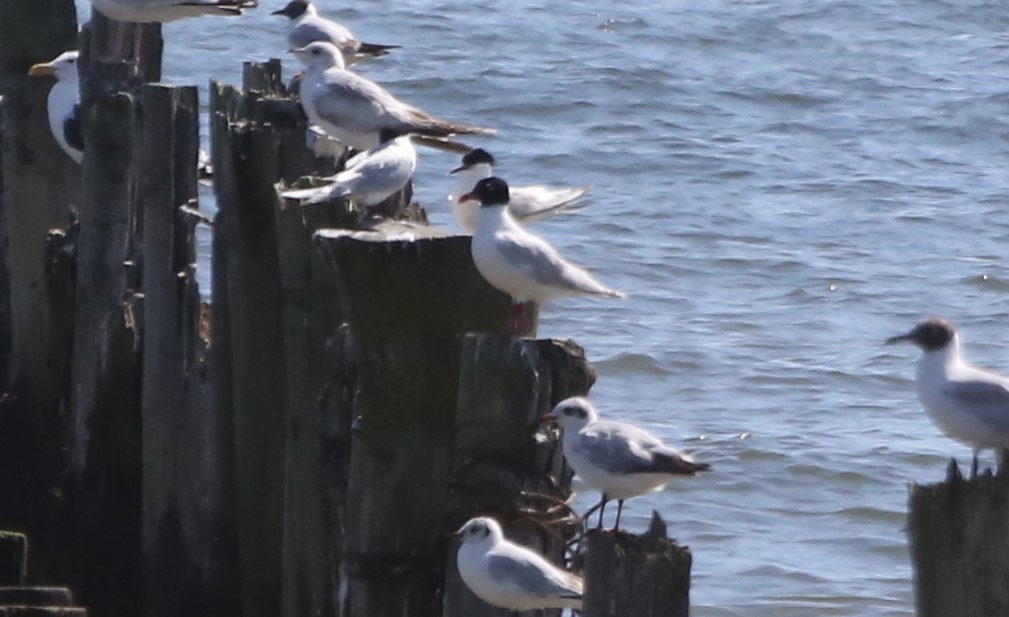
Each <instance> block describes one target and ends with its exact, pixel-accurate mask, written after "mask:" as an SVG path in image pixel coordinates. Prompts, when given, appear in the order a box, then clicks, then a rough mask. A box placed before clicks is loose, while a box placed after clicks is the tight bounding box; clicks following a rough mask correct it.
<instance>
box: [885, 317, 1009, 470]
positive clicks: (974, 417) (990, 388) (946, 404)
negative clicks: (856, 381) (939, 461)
mask: <svg viewBox="0 0 1009 617" xmlns="http://www.w3.org/2000/svg"><path fill="white" fill-rule="evenodd" d="M899 342H909V343H913V344H915V345H917V346H918V347H919V348H920V349H921V351H922V354H921V358H919V360H918V368H917V370H916V372H915V383H916V385H917V387H918V398H919V400H921V405H922V407H924V408H925V413H927V414H928V417H929V418H930V419H931V420H932V422H933V423H934V424H935V425H936V426H937V427H939V430H940V431H942V432H943V433H945V434H946V436H947V437H950V438H952V439H954V440H956V441H959V442H960V443H962V444H965V445H967V446H970V447H971V449H972V450H973V458H972V462H971V476H972V477H973V476H976V475H977V465H978V461H977V456H978V453H979V452H980V451H981V450H989V449H991V450H1003V449H1006V448H1009V378H1006V377H1003V376H1002V375H998V374H996V373H993V372H990V371H986V370H982V369H980V368H977V367H975V366H973V365H971V364H969V363H968V362H967V361H966V360H964V358H963V357H962V356H961V354H960V336H959V335H958V334H957V333H956V329H954V328H953V324H951V323H950V322H948V321H946V320H945V319H942V318H941V317H931V318H929V319H926V320H924V321H922V322H920V323H918V325H916V326H915V327H914V328H913V329H912V330H911V331H910V332H908V333H906V334H901V335H898V336H894V337H891V338H889V339H887V341H886V343H887V344H893V343H899Z"/></svg>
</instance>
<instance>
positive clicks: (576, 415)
mask: <svg viewBox="0 0 1009 617" xmlns="http://www.w3.org/2000/svg"><path fill="white" fill-rule="evenodd" d="M543 419H544V420H553V421H554V422H557V424H559V425H560V427H561V428H562V429H564V432H565V434H566V433H569V432H578V431H580V430H582V429H583V428H585V426H587V425H588V424H589V423H590V422H595V421H596V420H598V419H599V412H597V411H596V408H595V407H594V406H593V405H592V403H591V402H590V401H589V399H587V398H585V397H584V396H572V397H571V398H566V399H564V400H563V401H561V402H559V403H557V406H556V407H554V410H553V411H552V412H550V413H549V414H547V415H546V416H544V418H543Z"/></svg>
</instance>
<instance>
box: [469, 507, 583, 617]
mask: <svg viewBox="0 0 1009 617" xmlns="http://www.w3.org/2000/svg"><path fill="white" fill-rule="evenodd" d="M454 535H455V536H457V537H459V538H461V539H462V544H460V545H459V553H458V555H457V556H456V563H457V565H458V568H459V576H460V577H461V578H462V580H463V582H464V583H466V586H467V587H469V589H470V591H472V592H473V593H474V594H475V595H476V596H477V597H478V598H480V599H481V600H483V601H484V602H486V603H487V604H490V605H492V606H496V607H498V608H503V609H507V610H509V611H512V612H513V613H514V612H518V611H535V610H544V609H550V608H562V609H563V608H570V609H575V610H581V608H582V588H583V583H582V579H581V577H579V576H577V575H575V574H572V573H571V572H568V571H567V570H564V569H562V568H559V567H557V566H555V565H553V564H552V563H550V562H549V561H547V560H546V559H545V558H544V557H543V556H542V555H540V554H539V553H536V552H535V551H533V550H531V549H529V548H527V547H525V546H521V545H519V544H515V543H514V542H510V541H508V540H506V539H505V537H504V532H503V531H502V530H501V525H500V524H499V523H498V522H497V521H496V520H494V519H493V518H490V517H487V516H480V517H477V518H473V519H470V520H469V521H467V522H466V524H465V525H463V526H462V527H461V528H460V529H459V531H457V532H456V533H455V534H454Z"/></svg>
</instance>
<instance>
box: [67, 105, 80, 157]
mask: <svg viewBox="0 0 1009 617" xmlns="http://www.w3.org/2000/svg"><path fill="white" fill-rule="evenodd" d="M63 139H65V140H66V141H67V145H69V146H70V147H71V148H73V149H75V150H79V151H80V152H83V151H84V131H83V130H82V128H81V106H80V103H75V104H74V106H73V107H72V108H71V109H70V113H69V114H67V116H66V117H65V118H63Z"/></svg>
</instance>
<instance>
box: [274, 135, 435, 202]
mask: <svg viewBox="0 0 1009 617" xmlns="http://www.w3.org/2000/svg"><path fill="white" fill-rule="evenodd" d="M380 139H381V141H382V143H380V144H379V145H377V146H375V147H374V148H372V149H370V150H365V151H364V152H360V153H358V154H356V155H354V156H353V157H352V158H351V159H350V160H349V161H347V164H346V166H345V167H344V169H343V170H342V171H340V172H339V173H337V174H336V175H334V176H330V177H329V178H327V179H326V184H325V185H324V186H320V187H316V188H310V189H298V190H293V191H286V192H284V193H283V196H284V197H287V198H289V199H305V200H307V201H305V202H303V203H302V205H309V204H315V203H319V202H322V201H327V200H330V199H337V198H340V197H347V198H351V199H358V200H359V201H360V202H361V203H362V204H363V205H365V206H376V205H378V204H380V203H382V202H383V201H385V200H386V199H387V198H388V197H389V196H390V195H392V194H393V193H395V192H397V191H399V190H401V189H402V188H403V187H404V186H406V183H407V182H409V181H410V178H412V177H413V172H414V171H416V169H417V150H416V149H415V148H414V147H413V144H412V143H410V135H409V134H405V135H401V134H399V133H397V132H396V131H395V130H393V129H382V131H381V135H380Z"/></svg>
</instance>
